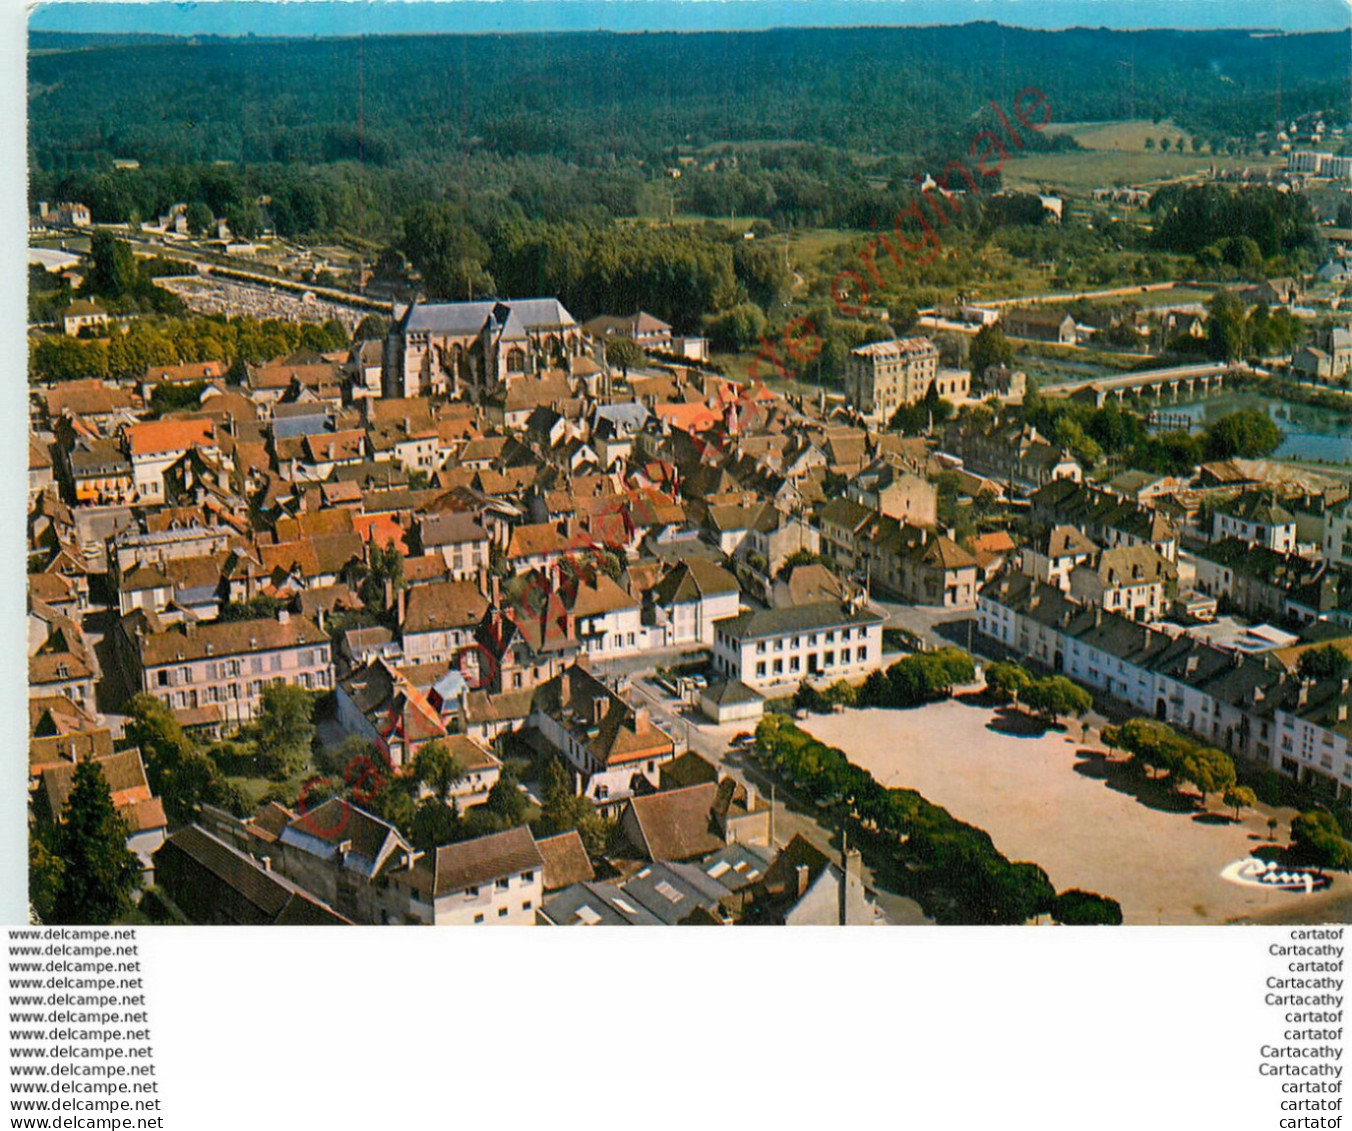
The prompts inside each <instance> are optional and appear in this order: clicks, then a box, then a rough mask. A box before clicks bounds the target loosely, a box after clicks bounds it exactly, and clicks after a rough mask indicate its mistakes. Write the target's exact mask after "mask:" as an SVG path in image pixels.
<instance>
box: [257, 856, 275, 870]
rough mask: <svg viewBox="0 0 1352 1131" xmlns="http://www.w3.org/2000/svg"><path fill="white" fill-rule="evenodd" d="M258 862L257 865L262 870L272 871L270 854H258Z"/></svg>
mask: <svg viewBox="0 0 1352 1131" xmlns="http://www.w3.org/2000/svg"><path fill="white" fill-rule="evenodd" d="M258 863H259V865H260V866H261V867H262V869H263V871H265V872H271V871H272V857H271V856H260V857H259V858H258Z"/></svg>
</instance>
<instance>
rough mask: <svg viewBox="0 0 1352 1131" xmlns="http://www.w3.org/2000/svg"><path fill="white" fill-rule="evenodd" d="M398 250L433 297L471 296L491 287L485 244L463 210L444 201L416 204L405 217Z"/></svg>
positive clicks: (464, 297)
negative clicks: (401, 241) (421, 278)
mask: <svg viewBox="0 0 1352 1131" xmlns="http://www.w3.org/2000/svg"><path fill="white" fill-rule="evenodd" d="M401 250H402V251H403V252H404V254H406V255H407V256H408V258H409V262H411V263H412V264H413V265H414V266H415V267H416V268H417V269H418V270H419V271H420V272H421V273H422V277H423V283H424V285H425V286H426V287H427V290H428V291H429V292H430V294H431V295H432V296H434V297H436V298H443V299H472V298H476V297H478V296H479V295H483V294H488V293H490V292H491V291H492V290H493V279H492V276H490V275H489V274H488V271H487V264H488V258H489V250H488V245H487V244H486V243H484V241H483V238H482V237H481V236H480V235H479V233H478V232H477V231H475V230H474V228H473V227H472V226H471V225H470V224H469V223H468V222H467V221H466V219H465V217H464V214H463V212H461V211H460V210H459V209H457V208H455V207H454V206H452V205H450V204H447V203H446V202H444V201H428V202H424V203H422V204H419V205H416V206H415V207H414V208H413V210H412V211H411V212H410V213H409V214H408V215H407V216H405V217H404V240H403V244H402V245H401Z"/></svg>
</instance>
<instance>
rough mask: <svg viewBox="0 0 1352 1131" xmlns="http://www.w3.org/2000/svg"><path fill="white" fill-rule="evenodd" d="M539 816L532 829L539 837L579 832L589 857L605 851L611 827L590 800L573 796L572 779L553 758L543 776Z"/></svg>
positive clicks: (575, 794) (546, 765) (541, 776)
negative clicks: (574, 830) (573, 831)
mask: <svg viewBox="0 0 1352 1131" xmlns="http://www.w3.org/2000/svg"><path fill="white" fill-rule="evenodd" d="M540 797H541V800H542V801H543V802H544V804H543V806H542V807H541V809H540V815H539V817H538V818H536V820H535V822H534V824H533V825H532V826H531V828H532V831H533V832H534V833H535V835H536V837H547V836H557V835H558V834H559V833H566V832H568V830H569V829H576V830H577V834H578V836H580V837H581V838H582V843H583V845H584V847H585V848H586V850H587V853H588V855H590V856H593V857H596V856H600V855H601V854H602V853H604V852H605V850H606V841H607V838H608V835H609V831H610V830H609V826H608V824H607V822H606V821H605V819H604V818H603V817H602V816H601V815H600V814H599V813H598V812H597V811H596V805H595V804H594V803H593V802H592V800H591V798H590V797H582V796H580V795H578V794H577V793H575V792H574V790H573V783H572V778H571V776H570V775H569V773H568V771H567V770H566V769H565V768H564V766H563V763H562V762H560V761H559V760H558V759H557V758H551V759H550V760H549V761H548V762H547V763H546V764H545V767H544V770H543V772H542V773H541V775H540Z"/></svg>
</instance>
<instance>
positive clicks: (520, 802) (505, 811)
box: [484, 769, 530, 828]
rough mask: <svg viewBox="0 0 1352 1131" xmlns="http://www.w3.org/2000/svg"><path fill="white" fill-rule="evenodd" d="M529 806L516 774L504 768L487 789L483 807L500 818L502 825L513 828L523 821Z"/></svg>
mask: <svg viewBox="0 0 1352 1131" xmlns="http://www.w3.org/2000/svg"><path fill="white" fill-rule="evenodd" d="M529 807H530V804H529V802H528V801H527V800H526V795H525V794H524V793H522V792H521V784H520V783H519V782H518V781H517V780H516V775H515V774H512V773H510V772H509V771H507V770H505V769H504V770H503V771H502V772H501V773H500V774H499V775H498V780H497V781H495V782H494V783H493V788H492V789H490V790H489V791H488V800H487V801H485V802H484V808H486V809H487V810H488V811H489V812H490V813H492V814H494V815H495V816H497V817H499V818H501V820H502V822H503V826H504V827H507V828H515V827H516V826H517V825H519V824H522V823H523V822H524V821H525V819H526V813H527V811H528V809H529Z"/></svg>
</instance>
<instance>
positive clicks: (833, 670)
mask: <svg viewBox="0 0 1352 1131" xmlns="http://www.w3.org/2000/svg"><path fill="white" fill-rule="evenodd" d="M882 655H883V618H882V617H881V616H879V615H878V614H877V613H874V612H870V611H869V610H867V609H862V608H858V607H851V606H849V605H841V604H839V603H837V602H835V601H823V602H819V603H816V604H811V605H797V606H793V607H790V608H786V609H760V610H753V611H750V612H745V613H741V614H739V615H738V616H735V617H730V618H729V619H727V620H721V621H718V622H717V623H716V624H715V625H714V660H713V663H714V669H715V670H716V671H717V672H719V673H720V674H721V675H723V676H725V677H726V678H728V679H740V680H741V681H742V682H743V683H744V684H746V685H747V686H748V687H750V688H753V689H755V690H758V691H759V690H762V689H764V688H769V687H775V686H776V685H781V684H782V685H785V686H789V685H794V684H797V683H800V682H802V681H803V680H804V679H813V680H826V681H830V682H834V681H835V680H838V679H849V680H854V679H862V678H863V677H864V676H866V675H868V673H869V672H871V671H873V670H874V669H875V668H877V667H878V666H879V664H881V663H882Z"/></svg>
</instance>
